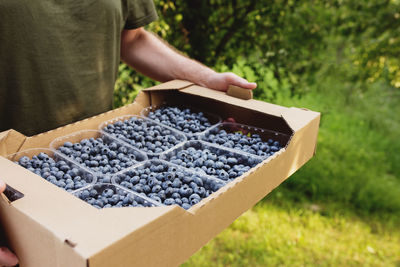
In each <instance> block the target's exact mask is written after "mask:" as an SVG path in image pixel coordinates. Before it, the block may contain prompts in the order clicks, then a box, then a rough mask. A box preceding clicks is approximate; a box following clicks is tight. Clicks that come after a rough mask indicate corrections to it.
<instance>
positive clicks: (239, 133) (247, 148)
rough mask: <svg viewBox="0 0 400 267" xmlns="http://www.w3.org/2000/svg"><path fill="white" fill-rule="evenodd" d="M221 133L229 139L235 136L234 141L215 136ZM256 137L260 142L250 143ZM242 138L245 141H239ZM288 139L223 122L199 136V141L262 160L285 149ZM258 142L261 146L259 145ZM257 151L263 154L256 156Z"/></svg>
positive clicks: (260, 130)
mask: <svg viewBox="0 0 400 267" xmlns="http://www.w3.org/2000/svg"><path fill="white" fill-rule="evenodd" d="M223 132H225V133H226V134H228V135H231V137H232V135H235V136H234V137H233V138H234V139H235V140H234V141H233V140H232V139H230V140H229V142H228V140H226V139H224V138H218V136H217V135H218V134H219V133H223ZM256 135H258V136H259V139H261V141H258V142H257V143H252V142H251V139H252V137H253V136H256ZM242 138H243V139H245V140H241V139H242ZM290 138H291V136H290V135H288V134H284V133H280V132H276V131H272V130H267V129H263V128H257V127H253V126H249V125H245V124H240V123H232V122H223V123H220V124H218V125H215V126H214V127H212V128H210V129H208V130H207V131H206V132H204V133H203V134H202V135H201V136H200V139H201V140H203V141H206V142H209V143H214V144H217V145H220V146H223V147H227V148H230V149H235V150H238V151H240V152H247V153H250V154H254V155H256V156H261V157H262V158H264V159H265V158H268V157H270V156H272V155H273V154H275V152H277V151H279V150H281V149H282V148H285V147H286V146H287V144H288V142H289V140H290ZM241 141H244V143H241ZM260 142H261V143H262V144H260ZM275 142H278V143H279V145H278V146H276V145H274V144H275ZM252 146H253V148H252ZM254 146H255V147H254ZM261 148H262V149H261ZM257 151H259V152H263V153H261V154H257Z"/></svg>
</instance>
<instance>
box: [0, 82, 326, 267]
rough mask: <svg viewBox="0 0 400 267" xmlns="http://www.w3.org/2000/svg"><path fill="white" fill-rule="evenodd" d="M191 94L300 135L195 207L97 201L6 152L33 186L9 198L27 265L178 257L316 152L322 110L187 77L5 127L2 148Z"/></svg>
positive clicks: (8, 166)
mask: <svg viewBox="0 0 400 267" xmlns="http://www.w3.org/2000/svg"><path fill="white" fill-rule="evenodd" d="M164 102H167V103H169V104H174V103H184V104H185V105H189V106H190V105H193V106H195V107H200V108H203V109H206V110H208V111H210V112H212V113H216V114H220V115H221V117H223V118H226V117H234V118H235V119H236V120H237V121H238V122H240V123H244V124H248V125H253V126H256V127H260V128H267V129H271V130H274V131H277V132H280V133H284V134H289V135H291V139H290V140H289V141H288V144H287V146H286V148H285V149H282V150H281V151H279V152H278V153H276V154H275V155H273V156H272V157H270V158H268V159H267V160H265V161H264V162H263V163H262V164H259V165H258V166H256V167H255V168H253V169H251V170H250V171H249V172H248V173H246V174H244V175H243V176H242V177H239V178H237V179H236V180H234V181H233V182H231V183H229V184H227V185H226V186H224V187H223V188H221V189H220V190H219V191H217V192H216V193H214V194H212V195H211V196H210V197H209V198H207V199H204V200H203V201H201V202H200V203H199V204H197V205H195V206H194V207H192V208H191V209H190V210H188V211H185V210H184V209H182V208H180V207H178V206H165V207H152V208H111V209H101V210H99V209H96V208H94V207H92V206H90V205H89V204H87V203H85V202H83V201H81V200H80V199H78V198H76V197H74V196H73V195H71V194H69V193H67V192H66V191H64V190H63V189H60V188H58V187H56V186H54V185H52V184H51V183H49V182H47V181H46V180H44V179H42V178H40V177H39V176H37V175H35V174H34V173H31V172H30V171H28V170H26V169H24V168H22V167H20V166H18V165H17V164H14V163H13V162H12V161H10V160H8V159H6V158H4V157H0V168H1V170H2V173H1V178H2V179H3V180H4V181H5V182H6V183H7V184H8V185H10V186H11V187H13V188H14V189H16V190H18V191H19V192H21V193H22V194H23V197H22V198H20V199H18V200H15V201H13V202H10V201H8V200H7V199H6V198H5V196H4V195H3V198H2V199H0V206H1V207H0V212H1V214H0V215H1V223H2V225H3V227H4V230H5V232H6V234H7V238H8V241H9V244H10V246H11V248H12V249H13V250H14V251H15V252H16V253H17V255H18V256H19V258H20V262H21V264H20V266H21V267H30V266H33V267H37V266H41V267H46V266H49V267H58V266H60V267H61V266H63V267H71V266H74V267H79V266H82V267H84V266H89V267H101V266H104V267H110V266H120V267H126V266H176V265H178V264H180V263H182V262H184V261H185V260H187V259H188V258H189V257H190V256H191V255H192V254H193V253H195V252H196V251H197V250H198V249H199V248H201V247H202V246H203V245H205V244H206V243H207V242H208V241H209V240H210V239H212V238H213V237H215V236H216V235H217V234H218V233H219V232H221V231H222V230H223V229H224V228H226V227H228V226H229V225H230V224H231V223H232V222H233V221H234V220H235V219H236V218H237V217H239V216H240V215H241V214H242V213H243V212H245V211H246V210H248V209H249V208H251V207H252V206H253V205H254V204H256V203H257V202H258V201H259V200H261V199H262V198H263V197H264V196H266V195H267V194H268V193H269V192H271V190H273V189H274V188H275V187H277V186H278V185H279V184H280V183H282V182H283V181H284V180H285V179H286V178H287V177H289V176H290V175H291V174H293V173H294V172H295V171H296V170H298V169H299V168H300V167H301V166H302V165H303V164H304V163H306V162H307V161H308V160H309V159H310V158H311V157H312V156H313V155H314V153H315V148H316V141H317V133H318V127H319V120H320V114H319V113H317V112H313V111H309V110H304V109H299V108H293V107H292V108H287V107H282V106H277V105H273V104H269V103H265V102H261V101H256V100H242V99H238V98H235V97H232V96H228V95H226V94H225V93H223V92H218V91H213V90H210V89H206V88H203V87H200V86H197V85H193V84H191V83H189V82H186V81H180V80H175V81H171V82H167V83H164V84H160V85H158V86H155V87H152V88H149V89H146V90H143V91H142V92H140V93H139V95H138V96H137V98H136V100H135V102H134V103H133V104H130V105H127V106H124V107H122V108H119V109H116V110H113V111H110V112H106V113H104V114H101V115H98V116H95V117H92V118H89V119H85V120H82V121H79V122H77V123H73V124H70V125H67V126H65V127H61V128H58V129H55V130H52V131H49V132H46V133H43V134H39V135H36V136H33V137H25V136H23V135H21V134H20V133H18V132H16V131H13V130H10V131H7V132H3V133H0V154H1V155H2V156H6V155H8V154H11V153H15V152H18V151H22V150H25V149H29V148H41V147H49V144H50V142H51V141H52V140H54V139H55V138H57V137H60V136H64V135H67V134H70V133H72V132H75V131H78V130H82V129H98V126H99V124H101V123H102V122H104V121H106V120H110V119H112V118H115V117H117V116H121V115H127V114H139V113H140V111H141V110H142V109H143V108H144V107H147V106H150V105H158V104H161V103H164Z"/></svg>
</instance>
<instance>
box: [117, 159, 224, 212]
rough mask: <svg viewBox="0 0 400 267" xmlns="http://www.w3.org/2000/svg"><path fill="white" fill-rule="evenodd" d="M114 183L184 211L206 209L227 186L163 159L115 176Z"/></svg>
mask: <svg viewBox="0 0 400 267" xmlns="http://www.w3.org/2000/svg"><path fill="white" fill-rule="evenodd" d="M142 179H143V180H142ZM112 183H113V184H117V185H120V186H121V187H122V188H127V189H129V190H132V191H133V192H136V193H138V194H146V196H147V197H148V198H150V199H153V200H154V201H156V202H157V203H160V205H165V206H169V205H174V204H176V205H178V206H181V207H182V208H184V209H189V208H191V207H192V206H195V205H202V204H201V202H202V201H203V200H204V199H206V198H208V197H210V196H211V195H212V194H214V193H215V192H216V191H218V190H219V189H220V188H222V187H223V186H224V185H225V184H226V183H225V182H224V181H222V180H220V179H216V178H214V177H211V176H208V175H201V174H199V173H198V172H195V171H192V170H189V169H186V168H182V167H180V166H178V165H175V164H172V163H169V162H167V161H164V160H159V159H152V160H149V161H145V162H143V163H140V164H138V165H136V166H134V167H132V168H130V169H127V170H125V171H123V172H119V173H118V174H116V175H114V176H113V178H112ZM203 202H204V201H203ZM184 203H186V204H184Z"/></svg>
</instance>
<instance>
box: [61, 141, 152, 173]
mask: <svg viewBox="0 0 400 267" xmlns="http://www.w3.org/2000/svg"><path fill="white" fill-rule="evenodd" d="M57 150H58V151H59V152H60V153H62V154H64V155H66V156H67V157H69V158H71V159H73V160H74V161H76V162H77V163H79V164H81V165H83V166H85V167H88V168H90V169H91V170H93V171H95V172H98V173H102V174H113V173H116V172H119V171H121V170H123V169H125V168H129V167H131V166H132V165H134V164H136V163H137V162H138V161H142V160H144V159H145V158H144V157H143V155H141V154H140V152H138V151H136V150H134V149H133V148H131V147H129V146H126V145H123V144H122V143H121V142H118V141H116V140H114V139H111V138H108V137H106V136H102V137H99V138H89V139H83V140H81V141H80V142H77V143H71V142H69V141H67V142H65V143H64V145H62V146H60V147H59V148H58V149H57Z"/></svg>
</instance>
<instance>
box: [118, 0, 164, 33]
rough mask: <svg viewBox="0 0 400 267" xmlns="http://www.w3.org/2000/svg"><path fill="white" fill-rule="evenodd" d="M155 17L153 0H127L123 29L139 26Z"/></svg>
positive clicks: (156, 17)
mask: <svg viewBox="0 0 400 267" xmlns="http://www.w3.org/2000/svg"><path fill="white" fill-rule="evenodd" d="M157 19H158V16H157V12H156V8H155V7H154V2H153V0H128V10H127V18H126V21H125V26H124V29H135V28H139V27H142V26H145V25H147V24H149V23H150V22H152V21H154V20H157Z"/></svg>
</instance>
